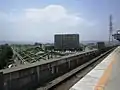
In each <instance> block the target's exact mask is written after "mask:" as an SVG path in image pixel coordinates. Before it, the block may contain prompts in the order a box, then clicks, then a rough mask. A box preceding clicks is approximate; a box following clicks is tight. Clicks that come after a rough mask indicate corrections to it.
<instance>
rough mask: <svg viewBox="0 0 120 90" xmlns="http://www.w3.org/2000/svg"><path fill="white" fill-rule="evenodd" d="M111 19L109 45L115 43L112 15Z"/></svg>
mask: <svg viewBox="0 0 120 90" xmlns="http://www.w3.org/2000/svg"><path fill="white" fill-rule="evenodd" d="M109 19H110V22H109V43H112V42H113V37H112V34H113V23H112V15H110V17H109Z"/></svg>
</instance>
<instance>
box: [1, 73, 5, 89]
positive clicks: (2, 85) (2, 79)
mask: <svg viewBox="0 0 120 90" xmlns="http://www.w3.org/2000/svg"><path fill="white" fill-rule="evenodd" d="M0 90H4V77H3V72H0Z"/></svg>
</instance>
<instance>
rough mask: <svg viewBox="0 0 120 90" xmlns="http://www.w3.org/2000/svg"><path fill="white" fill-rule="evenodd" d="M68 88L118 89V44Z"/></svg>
mask: <svg viewBox="0 0 120 90" xmlns="http://www.w3.org/2000/svg"><path fill="white" fill-rule="evenodd" d="M69 90H120V46H118V47H117V48H116V49H115V50H114V51H113V52H111V53H110V54H109V55H108V56H107V57H106V58H105V59H104V60H103V61H102V62H101V63H100V64H98V65H97V66H96V67H95V68H94V69H93V70H91V71H90V72H89V73H88V74H87V75H85V76H84V77H83V78H82V79H81V80H79V81H78V82H77V83H76V84H74V85H73V86H72V87H71V88H70V89H69Z"/></svg>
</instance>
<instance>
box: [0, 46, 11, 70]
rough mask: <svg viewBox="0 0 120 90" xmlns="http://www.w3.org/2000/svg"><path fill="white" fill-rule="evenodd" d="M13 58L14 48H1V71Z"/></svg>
mask: <svg viewBox="0 0 120 90" xmlns="http://www.w3.org/2000/svg"><path fill="white" fill-rule="evenodd" d="M12 56H13V51H12V48H11V47H10V46H9V45H8V44H5V45H1V46H0V69H3V68H4V67H5V66H6V65H7V64H8V62H9V61H10V59H11V58H12Z"/></svg>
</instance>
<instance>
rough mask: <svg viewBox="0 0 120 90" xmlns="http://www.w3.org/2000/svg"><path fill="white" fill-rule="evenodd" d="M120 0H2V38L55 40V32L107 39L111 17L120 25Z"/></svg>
mask: <svg viewBox="0 0 120 90" xmlns="http://www.w3.org/2000/svg"><path fill="white" fill-rule="evenodd" d="M119 4H120V0H0V41H24V42H53V41H54V34H67V33H69V34H72V33H74V34H79V35H80V41H90V40H92V41H107V40H108V35H109V16H110V14H112V16H113V29H114V32H116V30H117V29H119V28H120V27H119V25H120V18H119V16H120V10H119V9H120V5H119Z"/></svg>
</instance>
